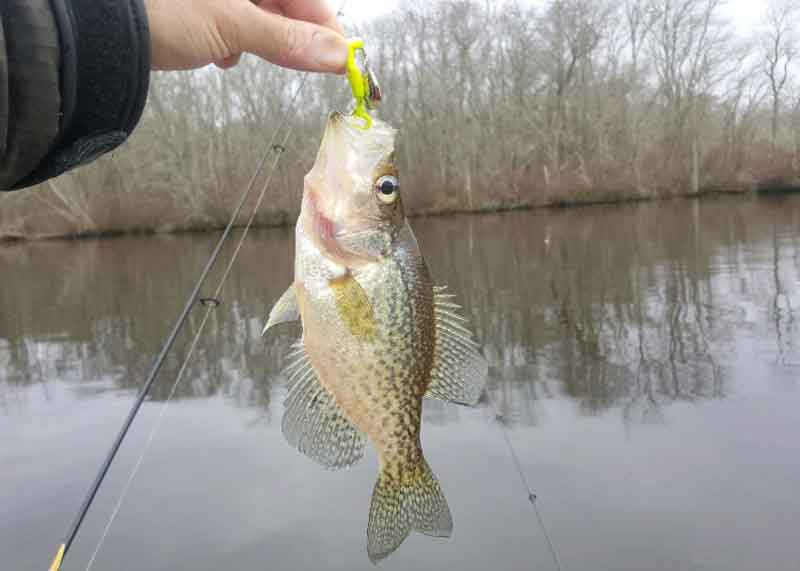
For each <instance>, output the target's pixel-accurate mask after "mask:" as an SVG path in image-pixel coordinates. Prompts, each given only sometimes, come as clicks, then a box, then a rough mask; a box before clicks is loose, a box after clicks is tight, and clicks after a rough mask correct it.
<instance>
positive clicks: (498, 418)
mask: <svg viewBox="0 0 800 571" xmlns="http://www.w3.org/2000/svg"><path fill="white" fill-rule="evenodd" d="M486 398H487V400H488V402H489V406H490V408H491V409H492V410H493V411H494V421H495V423H496V424H497V426H498V428H499V429H500V434H502V435H503V441H504V442H505V443H506V448H507V449H508V454H509V456H511V460H512V462H513V464H514V468H515V470H516V471H517V474H518V475H519V479H520V482H521V483H522V487H523V488H524V489H525V491H526V492H527V493H528V502H529V503H530V504H531V507H532V508H533V513H534V514H536V520H537V521H538V522H539V528H540V529H541V530H542V535H544V539H545V541H546V542H547V547H548V548H549V549H550V555H552V557H553V563H555V566H556V569H558V571H563V567H562V565H561V558H560V557H559V555H558V549H556V546H555V543H553V540H552V539H551V538H550V533H549V532H548V530H547V526H546V525H545V523H544V518H543V517H542V514H541V512H540V511H539V506H538V505H537V503H536V502H537V500H538V496H537V495H536V494H535V493H534V492H533V490H532V489H531V486H530V484H528V478H527V477H526V476H525V470H523V469H522V462H520V460H519V456H517V451H516V450H515V449H514V445H513V444H512V443H511V438H510V437H509V436H508V431H507V430H506V428H505V425H504V424H503V421H504V419H505V417H504V416H503V415H502V414H501V413H500V412H498V411H499V409H498V408H497V407H496V406H495V405H494V404H493V403H492V398H491V396H490V395H489V391H488V390H487V391H486Z"/></svg>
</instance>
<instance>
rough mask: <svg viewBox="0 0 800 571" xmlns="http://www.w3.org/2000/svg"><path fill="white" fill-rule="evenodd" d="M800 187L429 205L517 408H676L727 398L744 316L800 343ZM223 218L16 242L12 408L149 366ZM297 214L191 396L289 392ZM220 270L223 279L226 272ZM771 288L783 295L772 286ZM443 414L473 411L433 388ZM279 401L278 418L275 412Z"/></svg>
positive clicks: (239, 292) (251, 278)
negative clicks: (739, 194) (287, 309)
mask: <svg viewBox="0 0 800 571" xmlns="http://www.w3.org/2000/svg"><path fill="white" fill-rule="evenodd" d="M798 204H800V199H798V198H794V197H788V198H781V199H759V200H751V199H742V198H724V199H723V198H720V199H713V200H703V201H672V202H662V203H657V204H655V203H654V204H639V205H625V206H596V207H585V208H573V209H567V210H546V211H532V212H523V213H510V214H491V215H482V216H455V217H442V218H427V219H416V220H413V221H412V224H413V225H414V227H415V229H416V231H417V235H418V237H419V240H420V243H421V247H422V249H423V252H424V254H425V256H426V258H427V259H428V262H429V264H430V266H431V268H432V272H433V275H434V277H435V279H436V281H437V282H438V283H441V284H448V285H449V286H450V287H451V288H452V290H453V291H454V292H457V293H458V297H459V300H460V301H461V303H463V305H465V308H466V312H467V313H468V315H470V317H471V319H472V321H473V323H474V325H475V328H476V330H477V334H478V337H479V339H480V340H481V341H482V343H483V349H484V352H485V354H486V356H487V358H488V359H489V362H490V364H491V366H492V372H491V381H490V389H489V390H490V392H491V397H492V399H493V402H494V403H495V404H496V406H497V407H498V409H499V412H500V414H502V415H503V417H504V418H505V419H506V420H507V421H508V422H512V423H523V424H531V425H533V424H536V423H537V420H538V419H537V414H536V402H537V401H538V400H540V399H550V398H555V397H566V398H569V399H572V400H573V401H574V402H576V403H577V404H578V406H579V408H580V410H581V411H582V413H584V414H587V415H594V414H599V413H602V412H604V411H606V410H608V409H610V408H619V409H620V410H621V412H622V416H623V419H624V420H625V421H626V422H629V423H640V422H645V423H647V422H659V421H660V419H661V415H662V409H663V408H664V407H665V406H668V405H669V404H671V403H673V402H676V401H692V400H695V399H714V398H724V397H725V396H727V395H728V394H729V393H730V392H731V390H732V388H731V387H729V386H728V384H727V382H726V367H727V366H730V363H731V358H732V355H733V354H735V352H736V340H737V336H739V335H742V334H747V335H754V336H759V337H760V338H761V340H762V341H763V347H764V349H763V351H762V353H768V354H769V358H770V359H773V360H774V361H775V362H776V363H778V364H783V365H789V364H791V363H792V362H797V358H796V356H795V355H794V350H795V347H796V346H797V343H796V341H797V340H796V337H797V327H796V324H795V319H794V311H795V310H794V307H796V306H797V305H798V304H797V299H796V296H797V291H796V284H797V283H798V279H797V278H798V276H800V257H799V256H798V254H797V252H799V251H800V249H798V244H797V236H798V232H797V229H798V226H800V224H799V223H800V220H799V219H798V209H797V208H796V206H797V205H798ZM213 240H214V237H212V236H208V235H194V234H187V235H178V236H166V237H162V236H158V237H146V238H144V237H125V238H119V239H112V240H87V241H73V242H70V241H58V242H42V243H31V244H10V245H3V246H1V247H0V273H1V274H2V275H3V287H2V288H1V289H0V410H13V409H14V408H15V407H24V406H25V403H24V390H21V389H23V388H24V387H27V386H29V385H41V387H42V389H43V390H45V391H46V390H47V388H48V387H49V386H50V384H51V383H55V382H59V383H64V384H65V385H66V386H68V387H69V388H70V390H71V391H73V392H74V393H75V394H76V395H77V396H79V397H80V396H88V395H91V394H95V393H97V392H98V391H134V390H136V389H137V388H138V386H139V385H140V383H142V382H143V379H144V378H145V376H146V374H147V371H148V369H149V367H150V365H151V363H152V360H153V358H154V356H155V355H156V353H157V351H158V348H159V344H160V343H161V342H162V340H163V338H164V336H165V335H166V333H167V332H168V330H169V328H170V326H171V324H172V321H173V319H174V318H175V316H176V315H177V312H178V311H179V308H180V305H181V303H182V302H183V298H184V296H185V295H186V294H187V292H188V291H189V289H190V286H191V283H192V282H193V280H194V279H195V278H196V276H197V275H198V273H199V270H200V268H201V266H202V263H203V262H204V260H205V258H206V256H207V255H208V253H209V251H210V249H211V247H212V242H213ZM292 241H293V236H292V232H291V230H289V229H271V230H262V231H257V232H254V234H253V235H252V236H251V237H250V238H249V239H248V242H247V243H246V246H245V248H244V249H243V250H242V252H241V255H240V258H239V261H238V263H237V266H236V268H235V270H234V273H233V274H232V275H231V277H230V279H229V280H228V282H227V285H226V289H225V291H224V295H223V298H224V299H223V304H222V305H221V306H220V307H219V308H217V309H216V310H215V313H214V316H213V319H212V320H211V322H210V323H209V326H208V328H207V330H206V333H205V336H204V338H203V340H202V342H201V343H200V345H199V346H198V348H197V350H196V354H195V356H194V357H193V359H192V361H191V363H190V365H189V370H188V371H187V374H186V376H185V379H184V382H183V383H182V384H181V385H180V386H179V387H178V390H177V394H176V398H184V399H185V398H205V397H210V396H213V395H222V396H224V397H225V398H226V399H228V400H229V401H230V402H231V403H233V404H235V405H237V406H248V407H258V408H260V409H262V410H264V411H269V407H270V403H271V402H272V399H273V397H274V396H275V394H276V393H273V391H274V390H279V391H281V393H279V394H282V390H283V389H282V388H278V387H279V385H280V384H281V383H282V378H281V375H280V369H281V366H282V359H283V356H284V355H285V354H286V352H287V348H288V345H289V343H290V342H291V341H292V340H293V339H294V338H295V337H296V336H297V335H298V333H299V328H298V327H293V326H285V327H282V328H279V330H278V331H277V332H275V333H271V334H270V335H269V336H268V337H267V338H262V337H261V335H260V332H261V327H262V325H263V319H264V317H265V316H266V314H267V311H268V308H269V307H270V305H271V304H272V302H273V301H274V300H275V299H277V297H278V296H279V295H280V294H281V293H282V291H283V290H284V289H285V287H286V286H287V284H288V282H289V280H290V278H291V272H292V258H293V246H292ZM210 283H215V280H214V276H212V278H211V280H210ZM765 300H768V302H765ZM200 318H201V314H200V312H199V311H198V312H197V313H196V314H195V315H194V316H193V317H192V318H191V319H190V321H189V323H188V326H187V327H186V329H185V331H184V332H183V334H182V337H181V339H180V340H179V342H178V344H177V345H176V348H175V349H176V350H175V351H174V352H173V354H172V356H171V357H170V359H169V360H168V363H167V365H166V366H165V368H164V370H163V372H162V381H161V382H159V383H157V384H156V385H155V387H154V390H153V394H152V398H153V399H155V400H159V399H164V398H166V395H167V394H168V392H169V389H170V383H169V382H166V379H170V378H174V375H175V373H176V372H177V368H178V366H179V363H180V359H181V358H182V355H183V352H184V350H185V348H186V344H187V342H188V341H189V340H190V339H191V337H192V335H193V334H194V332H195V331H196V327H197V326H198V324H199V320H200ZM425 414H426V418H427V419H428V420H429V421H433V422H439V423H446V422H448V419H450V418H452V417H453V415H458V414H459V412H458V410H457V409H454V408H453V407H445V406H442V405H440V404H438V403H432V404H431V405H430V406H426V409H425ZM263 419H264V420H266V421H270V420H271V418H270V417H269V415H268V413H267V412H265V416H264V417H263Z"/></svg>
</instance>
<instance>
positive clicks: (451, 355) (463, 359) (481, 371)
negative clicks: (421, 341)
mask: <svg viewBox="0 0 800 571" xmlns="http://www.w3.org/2000/svg"><path fill="white" fill-rule="evenodd" d="M445 290H446V287H434V288H433V299H434V315H435V318H436V344H435V347H434V356H433V367H432V369H431V382H430V385H429V386H428V392H426V393H425V396H426V397H429V398H437V399H441V400H446V401H451V402H455V403H458V404H466V405H470V406H472V405H475V404H477V403H478V400H479V399H480V397H481V393H482V392H483V389H484V387H485V386H486V377H487V374H488V370H489V367H488V364H487V363H486V359H484V358H483V355H481V354H480V352H479V351H478V344H477V342H476V341H475V340H474V339H473V336H472V332H471V331H470V330H469V329H468V328H467V327H468V325H467V320H466V319H465V318H464V317H462V316H461V313H460V310H461V306H459V305H457V304H455V303H453V302H452V301H451V300H452V298H453V297H454V296H453V295H451V294H447V293H445Z"/></svg>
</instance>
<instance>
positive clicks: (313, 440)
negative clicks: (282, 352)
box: [281, 341, 366, 469]
mask: <svg viewBox="0 0 800 571" xmlns="http://www.w3.org/2000/svg"><path fill="white" fill-rule="evenodd" d="M291 358H292V362H291V363H290V364H289V366H288V367H286V370H285V373H286V374H287V376H288V377H289V394H288V396H287V397H286V401H284V406H285V407H286V411H285V412H284V414H283V422H282V424H281V429H282V430H283V435H284V437H285V438H286V440H287V441H288V442H289V444H291V445H292V446H294V447H295V448H297V449H298V450H299V451H300V452H302V453H303V454H305V455H307V456H308V457H310V458H311V459H312V460H315V461H317V462H319V463H320V464H322V465H323V466H325V467H326V468H332V469H335V468H345V467H347V466H351V465H353V464H355V463H356V462H358V461H359V460H360V459H361V458H362V457H363V456H364V447H365V445H366V437H365V436H364V434H363V433H362V432H361V431H360V430H358V429H357V428H356V427H355V426H354V425H353V423H352V422H350V420H349V419H348V418H347V417H346V416H344V413H343V412H342V410H341V409H340V408H339V406H338V405H337V404H336V399H335V398H334V396H333V394H331V392H330V391H328V390H327V389H326V388H325V387H324V386H323V385H322V384H321V383H320V382H319V379H318V378H317V373H316V371H315V370H314V367H313V366H312V364H311V361H310V359H309V358H308V355H307V354H306V351H305V348H304V347H303V344H302V341H300V342H299V343H298V344H297V345H295V352H294V354H293V355H292V356H291Z"/></svg>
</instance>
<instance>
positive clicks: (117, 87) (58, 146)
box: [15, 0, 150, 188]
mask: <svg viewBox="0 0 800 571" xmlns="http://www.w3.org/2000/svg"><path fill="white" fill-rule="evenodd" d="M50 2H51V5H52V8H53V13H54V14H55V17H56V22H57V24H58V31H59V36H60V44H61V81H60V89H61V97H62V104H61V112H62V115H61V123H60V128H59V135H58V137H57V139H56V141H55V142H54V145H53V146H52V147H51V150H50V151H49V153H48V154H47V155H46V156H45V158H44V159H43V161H42V162H41V163H40V164H39V166H38V167H37V168H36V169H35V170H34V171H33V172H32V173H31V174H30V175H28V176H27V177H25V178H24V179H23V180H22V181H20V182H19V183H17V185H15V188H22V187H25V186H30V185H33V184H36V183H38V182H41V181H43V180H46V179H48V178H51V177H54V176H57V175H59V174H61V173H63V172H65V171H67V170H69V169H72V168H74V167H77V166H80V165H82V164H85V163H88V162H90V161H92V160H94V159H95V158H97V157H98V156H99V155H101V154H103V153H106V152H108V151H110V150H112V149H114V148H116V147H117V146H119V145H120V144H121V143H122V142H124V141H125V140H126V139H127V138H128V136H129V135H130V134H131V132H132V131H133V129H134V127H135V126H136V124H137V123H138V122H139V119H140V117H141V115H142V111H143V110H144V104H145V101H146V100H147V90H148V86H149V80H150V35H149V30H148V26H147V13H146V11H145V6H144V0H50Z"/></svg>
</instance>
